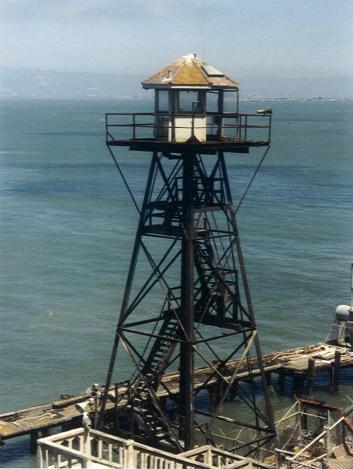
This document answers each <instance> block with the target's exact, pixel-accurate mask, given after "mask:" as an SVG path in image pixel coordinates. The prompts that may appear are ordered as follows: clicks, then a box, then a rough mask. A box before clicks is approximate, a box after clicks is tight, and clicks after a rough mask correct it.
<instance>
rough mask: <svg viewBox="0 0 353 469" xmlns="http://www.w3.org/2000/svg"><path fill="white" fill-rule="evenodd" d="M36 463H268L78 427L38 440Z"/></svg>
mask: <svg viewBox="0 0 353 469" xmlns="http://www.w3.org/2000/svg"><path fill="white" fill-rule="evenodd" d="M38 458H39V466H40V467H41V468H45V469H51V468H69V467H74V468H76V467H77V468H104V467H109V468H120V469H210V468H223V469H235V468H239V469H240V468H243V469H250V468H253V469H257V468H259V469H261V468H268V467H269V466H267V465H263V464H261V463H258V462H255V461H253V460H251V459H249V458H244V457H242V456H238V455H234V454H232V453H228V452H226V451H223V450H220V449H217V448H213V447H211V446H203V447H201V448H197V449H196V450H192V451H188V452H186V453H181V454H178V455H176V454H172V453H168V452H166V451H161V450H159V449H156V448H153V447H150V446H146V445H143V444H140V443H136V442H135V441H134V440H124V439H123V438H119V437H116V436H112V435H107V434H106V433H102V432H100V431H98V430H93V429H83V428H78V429H76V430H71V431H68V432H63V433H59V434H57V435H52V436H49V437H47V438H41V439H40V440H38Z"/></svg>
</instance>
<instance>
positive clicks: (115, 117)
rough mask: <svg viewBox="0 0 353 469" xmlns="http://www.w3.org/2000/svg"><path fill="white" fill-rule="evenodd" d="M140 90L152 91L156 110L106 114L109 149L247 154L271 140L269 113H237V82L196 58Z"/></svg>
mask: <svg viewBox="0 0 353 469" xmlns="http://www.w3.org/2000/svg"><path fill="white" fill-rule="evenodd" d="M142 86H143V88H144V89H146V90H151V89H152V90H154V112H152V113H131V114H126V113H114V114H107V135H106V137H107V144H108V145H122V146H124V145H126V146H130V148H131V149H136V150H147V151H148V150H151V151H153V150H154V149H155V148H156V145H158V149H159V150H170V151H173V150H177V151H179V150H180V149H181V148H183V149H185V148H186V146H185V144H189V145H192V146H193V149H196V150H202V151H216V150H224V151H228V152H248V151H249V147H250V146H267V145H268V144H269V142H270V137H271V134H270V129H271V110H261V111H257V112H256V113H255V114H251V113H247V114H244V113H242V114H241V113H240V112H239V84H238V82H237V81H235V80H233V79H232V78H230V77H228V76H227V75H225V74H224V73H223V72H221V71H220V70H218V69H217V68H215V67H213V66H212V65H209V64H208V63H206V62H204V61H202V60H201V59H200V58H199V57H197V55H196V54H187V55H183V56H181V57H180V58H178V59H177V60H176V61H175V62H173V63H172V64H170V65H168V66H167V67H164V68H162V69H161V70H160V71H158V72H157V73H154V74H153V75H151V76H150V77H149V78H146V79H145V80H144V81H143V82H142ZM259 117H260V119H259ZM129 133H130V134H129ZM180 144H182V147H180Z"/></svg>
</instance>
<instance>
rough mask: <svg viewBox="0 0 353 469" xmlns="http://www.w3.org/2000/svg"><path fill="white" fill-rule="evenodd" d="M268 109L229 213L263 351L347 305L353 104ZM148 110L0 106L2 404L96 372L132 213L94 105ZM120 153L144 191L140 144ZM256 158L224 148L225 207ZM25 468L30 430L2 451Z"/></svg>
mask: <svg viewBox="0 0 353 469" xmlns="http://www.w3.org/2000/svg"><path fill="white" fill-rule="evenodd" d="M265 105H266V107H267V106H272V108H273V144H272V148H271V150H270V152H269V154H268V156H267V158H266V160H265V163H264V165H263V167H262V169H261V170H260V172H259V174H258V176H257V178H256V179H255V182H254V184H253V186H252V188H251V190H250V192H249V193H248V195H247V197H246V199H245V201H244V203H243V205H242V206H241V208H240V210H239V215H238V221H239V227H240V235H241V239H242V246H243V251H244V255H245V261H246V265H247V271H248V277H249V282H250V287H251V291H252V297H253V302H254V306H255V314H256V319H257V323H258V328H259V333H260V340H261V344H262V348H263V350H264V351H270V350H281V349H284V348H288V347H295V346H298V345H305V344H311V343H316V342H318V341H321V340H324V339H325V337H326V335H327V333H328V331H329V327H330V324H331V322H332V320H333V315H334V310H335V307H336V305H337V304H340V303H348V302H349V301H350V264H351V262H353V155H352V148H353V102H352V101H332V102H326V101H321V100H316V101H274V102H266V103H265ZM263 106H264V103H260V102H254V101H252V102H242V103H241V110H242V111H243V112H250V111H255V110H256V109H258V108H263ZM151 109H152V103H151V102H150V101H148V100H141V99H140V100H132V99H131V100H129V99H125V100H116V101H105V100H94V99H87V100H21V99H12V100H3V101H1V103H0V219H1V223H0V293H1V294H0V320H1V322H0V412H6V411H10V410H16V409H19V408H24V407H26V406H30V405H34V404H37V403H42V402H48V401H50V400H53V399H57V398H58V397H59V395H60V394H62V393H66V394H71V393H76V392H81V391H83V390H85V389H86V388H87V387H88V386H89V385H91V384H92V383H94V382H100V383H103V382H104V380H105V376H106V371H107V365H108V360H109V355H110V351H111V347H112V342H113V337H114V329H115V326H116V322H117V318H118V314H119V306H120V302H121V298H122V292H123V288H124V284H125V278H126V275H127V268H128V265H129V260H130V255H131V249H132V241H133V237H134V233H135V229H136V225H137V213H136V210H135V208H134V206H133V204H132V203H131V200H130V198H129V196H128V194H127V192H126V189H125V188H124V186H123V184H122V181H121V179H120V177H119V175H118V173H117V171H116V169H115V167H114V165H113V162H112V161H111V159H110V156H109V153H108V151H107V149H106V148H105V128H104V126H105V120H104V114H105V113H106V112H138V111H141V112H144V111H148V110H151ZM117 155H118V160H119V162H120V163H121V167H122V168H123V170H124V172H125V175H126V177H127V180H128V181H129V182H130V184H131V186H132V189H133V192H134V194H135V196H136V198H137V200H138V201H141V198H142V196H143V191H144V186H145V183H146V177H147V171H148V165H149V162H150V154H148V153H137V152H131V151H129V150H127V149H119V150H118V152H117ZM261 155H262V152H261V151H259V150H254V151H252V152H251V153H250V154H249V155H228V156H227V163H228V169H229V174H230V179H231V185H232V190H233V195H234V199H235V203H236V201H237V200H239V198H240V197H241V194H242V192H243V191H244V189H245V187H246V185H247V183H248V181H249V179H250V177H251V175H252V172H253V171H254V169H255V167H256V164H257V163H258V161H259V158H260V157H261ZM147 307H148V305H147ZM348 378H349V377H347V385H346V386H342V387H341V393H340V396H339V399H340V401H341V402H342V403H346V402H348V401H349V399H348V397H347V396H349V395H351V396H352V397H353V391H352V389H353V388H352V387H351V385H350V384H349V383H348V381H349V379H348ZM318 396H320V394H318ZM35 465H36V462H35V458H33V457H30V456H28V441H27V439H23V438H20V439H18V440H16V441H15V440H14V441H12V442H8V443H7V444H6V446H5V447H4V448H1V449H0V466H1V467H19V466H23V467H34V466H35Z"/></svg>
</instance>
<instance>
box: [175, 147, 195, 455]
mask: <svg viewBox="0 0 353 469" xmlns="http://www.w3.org/2000/svg"><path fill="white" fill-rule="evenodd" d="M194 160H195V154H194V153H193V152H186V153H184V154H183V202H182V203H183V239H182V254H181V322H182V325H183V328H184V331H185V336H184V337H183V342H182V343H181V345H180V396H179V399H180V401H179V409H180V411H179V415H180V417H181V418H180V420H181V421H180V436H181V438H182V439H183V440H184V446H185V450H189V449H191V448H193V446H194V351H193V345H194V243H193V239H194V213H193V212H194V211H193V199H194V176H193V172H194Z"/></svg>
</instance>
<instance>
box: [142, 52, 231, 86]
mask: <svg viewBox="0 0 353 469" xmlns="http://www.w3.org/2000/svg"><path fill="white" fill-rule="evenodd" d="M207 71H208V73H207ZM142 85H143V87H144V88H158V87H161V86H162V87H167V88H171V87H178V86H196V87H206V88H212V87H222V88H232V89H237V88H238V86H239V83H238V82H237V81H235V80H233V79H232V78H230V77H228V76H226V75H224V74H222V72H220V71H219V70H216V69H215V68H214V67H211V66H209V65H208V64H206V63H205V62H203V61H202V60H201V59H200V58H199V57H197V56H196V55H194V54H187V55H183V56H181V57H179V58H178V59H177V60H176V61H175V62H173V63H171V64H169V65H168V66H167V67H163V68H162V69H161V70H159V71H158V72H157V73H154V74H153V75H151V76H150V77H148V78H146V79H145V80H143V82H142Z"/></svg>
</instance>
